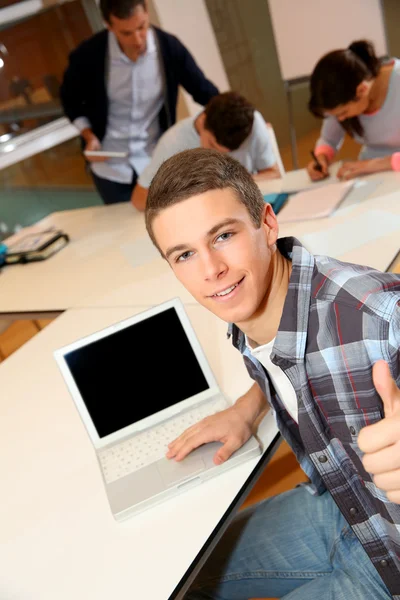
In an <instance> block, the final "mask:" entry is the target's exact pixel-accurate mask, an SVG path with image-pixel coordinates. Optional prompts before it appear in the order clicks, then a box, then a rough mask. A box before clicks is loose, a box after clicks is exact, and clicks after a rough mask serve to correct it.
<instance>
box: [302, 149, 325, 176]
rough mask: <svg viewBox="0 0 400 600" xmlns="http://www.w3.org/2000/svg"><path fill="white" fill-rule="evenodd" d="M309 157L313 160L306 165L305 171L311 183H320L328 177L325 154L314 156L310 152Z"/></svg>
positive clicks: (313, 153) (312, 152)
mask: <svg viewBox="0 0 400 600" xmlns="http://www.w3.org/2000/svg"><path fill="white" fill-rule="evenodd" d="M311 156H312V158H313V160H312V161H311V162H310V163H309V164H308V166H307V171H308V174H309V176H310V179H311V180H312V181H320V180H321V179H325V177H328V176H329V162H328V159H327V157H326V156H325V154H319V155H318V157H317V156H316V154H315V152H314V151H313V150H311Z"/></svg>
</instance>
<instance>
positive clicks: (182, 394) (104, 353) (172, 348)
mask: <svg viewBox="0 0 400 600" xmlns="http://www.w3.org/2000/svg"><path fill="white" fill-rule="evenodd" d="M65 360H66V362H67V364H68V367H69V369H70V371H71V374H72V376H73V378H74V380H75V383H76V386H77V388H78V390H79V392H80V394H81V396H82V398H83V401H84V403H85V405H86V408H87V410H88V412H89V414H90V416H91V418H92V420H93V423H94V426H95V427H96V430H97V433H98V435H99V437H104V436H106V435H109V434H110V433H114V432H115V431H118V430H119V429H122V428H123V427H126V426H128V425H131V424H132V423H135V422H136V421H140V420H141V419H144V418H145V417H148V416H149V415H152V414H154V413H156V412H158V411H160V410H162V409H164V408H167V407H168V406H171V405H173V404H176V403H177V402H180V401H181V400H185V399H186V398H189V397H190V396H194V395H195V394H198V393H200V392H203V391H205V390H207V389H208V387H209V386H208V384H207V380H206V378H205V377H204V375H203V371H202V370H201V368H200V365H199V363H198V361H197V358H196V356H195V354H194V352H193V350H192V347H191V345H190V343H189V340H188V338H187V336H186V333H185V331H184V329H183V327H182V324H181V322H180V320H179V317H178V315H177V313H176V311H175V309H174V308H170V309H168V310H166V311H164V312H161V313H159V314H157V315H154V316H152V317H150V318H148V319H145V320H144V321H140V322H139V323H135V324H134V325H131V326H130V327H127V328H125V329H122V330H121V331H117V332H115V333H113V334H111V335H109V336H107V337H105V338H103V339H101V340H97V341H95V342H93V343H91V344H89V345H87V346H84V347H82V348H78V349H77V350H73V351H72V352H69V353H68V354H67V355H66V356H65Z"/></svg>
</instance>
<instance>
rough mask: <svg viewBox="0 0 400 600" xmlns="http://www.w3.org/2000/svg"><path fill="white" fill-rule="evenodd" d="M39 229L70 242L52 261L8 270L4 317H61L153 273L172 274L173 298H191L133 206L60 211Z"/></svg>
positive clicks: (3, 282) (1, 282) (0, 314)
mask: <svg viewBox="0 0 400 600" xmlns="http://www.w3.org/2000/svg"><path fill="white" fill-rule="evenodd" d="M38 226H39V227H40V228H42V229H46V228H48V227H50V226H55V227H57V228H60V229H63V230H64V231H66V232H67V233H68V234H69V235H70V238H71V241H70V243H69V244H68V246H66V247H65V248H64V249H63V250H62V251H61V252H59V253H58V254H56V255H54V256H53V257H51V258H50V259H49V260H46V261H44V262H40V263H39V262H38V263H32V264H29V265H13V266H10V267H6V268H4V269H3V271H2V272H1V274H0V318H3V319H4V318H6V317H8V318H23V317H24V316H26V317H30V316H34V317H35V318H36V317H46V316H48V317H51V316H56V315H57V314H60V313H61V312H62V311H64V310H66V309H68V308H71V307H74V306H77V305H82V304H84V299H85V298H86V297H87V296H94V297H95V298H96V299H97V300H98V299H99V298H101V297H102V296H103V295H104V294H106V293H108V292H109V291H110V290H111V289H117V288H120V287H121V286H123V285H125V284H126V283H128V282H130V281H132V280H137V281H140V282H142V283H143V282H145V281H146V279H147V278H148V277H149V273H151V276H152V277H153V278H155V279H157V277H161V276H165V275H166V274H167V275H169V278H168V279H169V282H170V286H172V287H171V290H172V292H171V293H172V294H173V295H180V296H181V297H182V299H183V300H184V299H185V298H186V299H188V298H189V299H190V298H191V297H190V296H189V294H188V293H187V292H185V291H184V290H183V287H182V286H180V284H178V282H174V281H173V279H174V278H173V277H172V275H171V274H170V273H169V267H168V265H167V264H166V263H165V261H163V260H162V259H161V258H160V257H159V255H158V253H157V252H156V251H155V249H154V248H153V246H152V244H151V241H150V240H149V238H148V236H147V233H146V230H145V226H144V217H143V215H142V214H140V213H138V212H137V211H135V210H134V209H133V208H132V206H131V205H130V204H116V205H112V206H96V207H91V208H84V209H78V210H71V211H62V212H57V213H53V214H52V215H49V216H48V217H46V218H45V219H42V221H40V223H39V224H38ZM147 303H148V302H147V299H146V300H145V301H144V302H141V301H140V300H137V301H135V302H134V303H133V304H147ZM86 306H88V305H86ZM103 306H107V304H104V305H103Z"/></svg>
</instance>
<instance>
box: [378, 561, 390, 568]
mask: <svg viewBox="0 0 400 600" xmlns="http://www.w3.org/2000/svg"><path fill="white" fill-rule="evenodd" d="M379 564H380V565H381V567H387V566H388V563H387V560H381V561H380V562H379Z"/></svg>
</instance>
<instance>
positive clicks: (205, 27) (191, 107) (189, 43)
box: [150, 0, 229, 115]
mask: <svg viewBox="0 0 400 600" xmlns="http://www.w3.org/2000/svg"><path fill="white" fill-rule="evenodd" d="M152 9H154V10H155V12H156V15H157V18H158V22H159V24H160V27H162V28H163V29H165V30H166V31H169V32H170V33H173V34H174V35H176V36H177V37H178V38H179V39H180V40H181V41H182V42H183V43H184V44H185V46H186V47H187V48H188V50H190V52H191V54H192V55H193V56H194V58H195V60H196V62H197V63H198V65H199V66H200V68H201V69H202V70H203V71H204V73H205V74H206V76H207V77H208V79H210V80H211V81H213V83H214V84H215V85H216V86H217V87H218V88H219V89H220V91H226V90H227V89H229V82H228V78H227V75H226V72H225V67H224V64H223V61H222V58H221V53H220V51H219V48H218V44H217V40H216V36H215V33H214V31H213V28H212V24H211V20H210V17H209V14H208V12H207V8H206V4H205V1H204V0H190V1H188V0H152ZM150 14H152V13H150ZM184 96H185V101H186V105H187V108H188V111H189V113H190V114H192V115H194V114H196V113H197V112H198V111H199V108H200V107H199V106H198V105H197V104H196V103H195V102H194V101H193V100H192V98H191V96H190V95H189V94H187V93H184Z"/></svg>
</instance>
